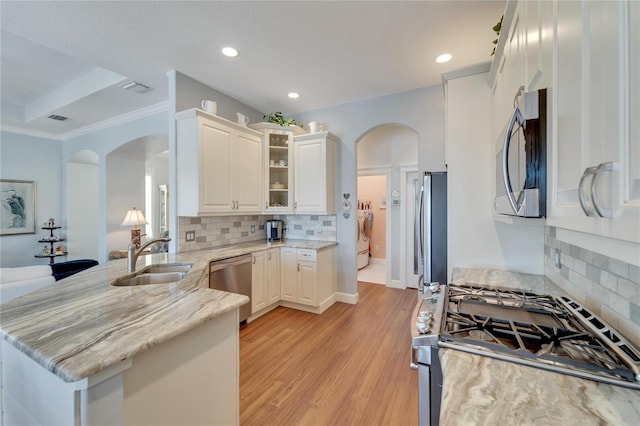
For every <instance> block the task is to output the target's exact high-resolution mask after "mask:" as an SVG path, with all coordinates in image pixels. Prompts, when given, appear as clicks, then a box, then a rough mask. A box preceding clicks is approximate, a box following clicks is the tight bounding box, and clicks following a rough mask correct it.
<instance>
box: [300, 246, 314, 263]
mask: <svg viewBox="0 0 640 426" xmlns="http://www.w3.org/2000/svg"><path fill="white" fill-rule="evenodd" d="M298 260H306V261H307V262H315V261H316V251H315V250H310V249H298Z"/></svg>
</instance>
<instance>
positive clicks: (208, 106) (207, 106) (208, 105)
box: [200, 99, 218, 115]
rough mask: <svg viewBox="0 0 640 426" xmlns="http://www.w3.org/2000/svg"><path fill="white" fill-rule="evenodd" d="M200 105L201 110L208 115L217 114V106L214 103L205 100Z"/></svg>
mask: <svg viewBox="0 0 640 426" xmlns="http://www.w3.org/2000/svg"><path fill="white" fill-rule="evenodd" d="M200 105H201V106H202V109H203V110H205V111H207V112H208V113H210V114H213V115H216V113H217V112H218V104H217V103H216V102H215V101H210V100H208V99H205V100H203V101H202V103H201V104H200Z"/></svg>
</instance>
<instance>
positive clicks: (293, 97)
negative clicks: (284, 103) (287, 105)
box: [287, 92, 300, 99]
mask: <svg viewBox="0 0 640 426" xmlns="http://www.w3.org/2000/svg"><path fill="white" fill-rule="evenodd" d="M287 96H289V97H290V98H291V99H298V98H299V97H300V93H298V92H289V94H288V95H287Z"/></svg>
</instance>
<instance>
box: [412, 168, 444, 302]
mask: <svg viewBox="0 0 640 426" xmlns="http://www.w3.org/2000/svg"><path fill="white" fill-rule="evenodd" d="M418 184H419V183H418ZM415 199H416V203H415V210H414V211H415V214H414V218H415V224H414V227H415V232H414V262H413V265H414V266H413V268H414V273H417V274H419V276H420V277H419V279H418V289H420V290H422V288H423V286H424V283H430V282H439V283H442V284H446V283H447V172H425V173H424V176H423V180H422V185H421V187H420V188H416V189H415Z"/></svg>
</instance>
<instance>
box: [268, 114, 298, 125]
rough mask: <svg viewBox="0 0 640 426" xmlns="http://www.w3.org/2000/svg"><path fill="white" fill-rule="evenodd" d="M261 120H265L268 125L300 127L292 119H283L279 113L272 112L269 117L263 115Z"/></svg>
mask: <svg viewBox="0 0 640 426" xmlns="http://www.w3.org/2000/svg"><path fill="white" fill-rule="evenodd" d="M262 118H263V119H265V120H267V122H269V123H274V124H279V125H281V126H285V127H286V126H291V125H294V126H300V127H302V124H298V123H296V120H294V119H293V118H284V117H283V116H282V113H281V112H280V111H277V112H272V113H271V114H269V115H263V116H262Z"/></svg>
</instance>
